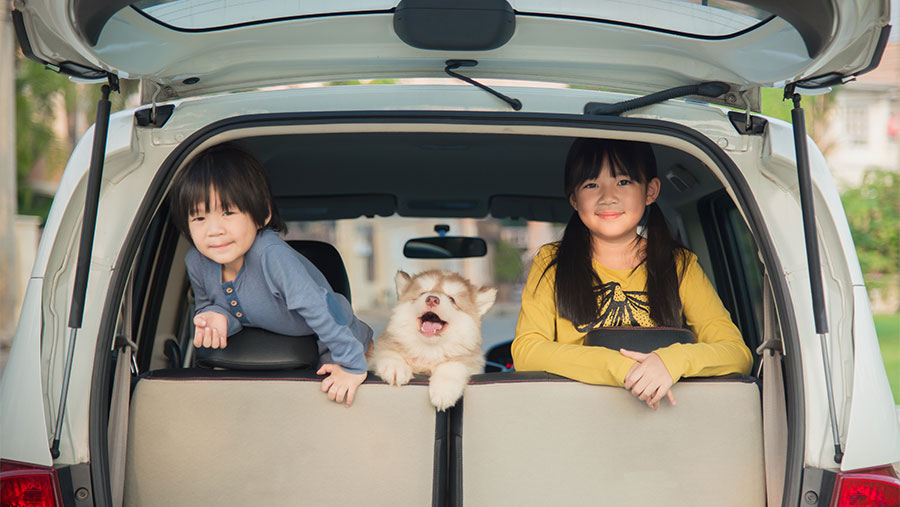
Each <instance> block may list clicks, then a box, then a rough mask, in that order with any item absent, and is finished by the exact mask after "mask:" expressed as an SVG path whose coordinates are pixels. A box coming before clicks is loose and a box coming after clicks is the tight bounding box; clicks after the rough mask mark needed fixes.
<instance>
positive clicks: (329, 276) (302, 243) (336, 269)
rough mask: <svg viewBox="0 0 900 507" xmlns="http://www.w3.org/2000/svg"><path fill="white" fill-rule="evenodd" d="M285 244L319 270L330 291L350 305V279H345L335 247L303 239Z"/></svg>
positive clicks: (341, 262)
mask: <svg viewBox="0 0 900 507" xmlns="http://www.w3.org/2000/svg"><path fill="white" fill-rule="evenodd" d="M287 243H288V244H289V245H291V248H293V249H294V250H296V251H297V252H299V253H300V254H301V255H303V256H304V257H306V258H307V259H309V261H310V262H312V263H313V264H314V265H315V266H316V267H317V268H319V271H321V272H322V274H323V275H325V279H326V280H328V284H329V285H331V290H333V291H335V292H337V293H338V294H341V295H342V296H344V297H345V298H347V302H348V303H352V301H351V300H350V279H349V278H347V270H346V269H345V268H344V261H343V260H342V259H341V254H340V253H339V252H338V251H337V249H336V248H335V247H333V246H331V245H330V244H328V243H324V242H322V241H313V240H304V239H295V240H291V241H288V242H287Z"/></svg>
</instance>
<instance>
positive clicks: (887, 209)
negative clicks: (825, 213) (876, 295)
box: [841, 169, 900, 289]
mask: <svg viewBox="0 0 900 507" xmlns="http://www.w3.org/2000/svg"><path fill="white" fill-rule="evenodd" d="M841 202H842V203H843V205H844V211H845V213H846V214H847V221H848V222H849V223H850V233H851V234H852V235H853V242H854V243H855V244H856V254H857V256H859V264H860V267H861V268H862V271H863V275H864V277H865V279H866V285H868V286H869V287H870V288H873V289H880V288H883V287H885V286H888V285H890V284H892V283H896V277H897V274H898V269H900V266H898V264H900V174H898V173H895V172H892V171H885V170H882V169H869V170H867V171H866V172H865V174H864V175H863V180H862V183H861V184H860V185H859V186H858V187H856V188H851V189H849V190H847V191H845V192H844V193H843V194H842V195H841Z"/></svg>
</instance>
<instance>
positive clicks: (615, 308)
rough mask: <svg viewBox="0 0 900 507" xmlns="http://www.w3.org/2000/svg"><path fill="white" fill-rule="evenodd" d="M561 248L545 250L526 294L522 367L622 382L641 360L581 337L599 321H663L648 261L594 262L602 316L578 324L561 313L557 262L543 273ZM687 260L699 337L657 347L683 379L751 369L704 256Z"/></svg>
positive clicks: (688, 300)
mask: <svg viewBox="0 0 900 507" xmlns="http://www.w3.org/2000/svg"><path fill="white" fill-rule="evenodd" d="M555 252H556V245H555V244H551V245H544V246H543V247H542V248H541V249H540V251H539V252H538V254H537V255H536V256H535V258H534V262H533V264H532V265H531V271H530V272H529V274H528V281H527V283H526V284H525V290H524V291H523V292H522V310H521V312H520V313H519V322H518V324H517V325H516V338H515V340H513V343H512V356H513V361H514V363H515V366H516V370H519V371H535V370H537V371H547V372H550V373H555V374H557V375H562V376H564V377H568V378H571V379H574V380H578V381H581V382H586V383H589V384H602V385H615V386H622V385H623V384H624V383H625V375H626V374H627V373H628V370H629V369H630V368H631V366H632V365H633V364H634V361H633V360H632V359H629V358H627V357H625V356H623V355H622V354H620V353H619V351H617V350H610V349H606V348H603V347H585V346H583V345H582V343H583V342H584V336H585V334H587V332H588V331H590V330H591V329H594V328H596V327H607V326H643V327H650V326H655V325H656V324H655V323H654V322H653V321H652V320H651V319H650V311H649V306H648V305H647V295H646V293H645V292H644V291H645V287H646V283H647V270H646V268H645V267H644V265H643V264H642V265H640V266H638V267H637V268H635V269H634V270H616V269H609V268H606V267H604V266H602V265H600V264H599V263H598V262H597V261H594V270H595V271H596V272H597V274H598V275H599V276H600V280H601V281H602V284H603V285H602V287H601V290H600V294H599V296H598V305H599V306H600V312H599V313H600V318H599V319H598V320H597V321H596V322H593V323H591V324H588V325H586V326H579V328H578V329H576V328H575V326H574V325H573V324H572V322H571V321H569V320H567V319H565V318H563V317H560V316H559V314H558V313H557V311H556V304H555V298H554V288H553V287H554V283H555V280H556V266H553V267H551V268H550V269H548V270H547V272H546V273H544V270H545V268H546V267H547V265H548V264H549V263H550V261H551V260H552V259H553V256H554V255H555ZM686 262H687V267H686V268H685V269H684V270H682V269H680V268H681V266H679V272H681V271H683V272H684V275H683V276H682V278H681V280H680V282H679V287H678V293H679V295H680V297H681V302H682V311H683V314H684V318H685V320H686V321H687V324H688V326H690V327H691V329H692V330H693V331H694V334H695V335H696V336H697V343H691V344H681V343H677V344H674V345H670V346H668V347H665V348H662V349H658V350H656V351H655V353H656V354H657V355H659V357H660V358H661V359H662V360H663V363H664V364H665V365H666V369H668V370H669V374H670V375H672V379H673V380H674V381H675V382H678V380H679V379H680V378H682V377H705V376H716V375H725V374H728V373H742V374H748V373H749V372H750V368H751V366H752V364H753V357H752V356H751V354H750V350H749V349H748V348H747V346H746V345H745V344H744V341H743V339H742V338H741V334H740V331H738V328H737V326H735V325H734V323H733V322H732V321H731V317H730V316H729V314H728V311H727V310H726V309H725V307H724V306H723V305H722V301H721V300H720V299H719V296H718V295H717V294H716V291H715V289H714V288H713V286H712V284H711V283H710V281H709V279H708V278H707V277H706V274H705V273H704V272H703V268H701V267H700V265H699V264H698V263H697V256H696V255H694V254H693V253H689V254H688V256H687V259H686ZM542 275H543V276H542Z"/></svg>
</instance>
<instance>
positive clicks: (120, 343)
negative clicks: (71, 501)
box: [107, 279, 138, 507]
mask: <svg viewBox="0 0 900 507" xmlns="http://www.w3.org/2000/svg"><path fill="white" fill-rule="evenodd" d="M131 301H132V285H131V280H130V279H129V281H128V285H127V286H126V287H125V297H124V298H123V301H122V308H121V310H120V312H121V313H120V315H119V325H118V326H117V329H116V338H115V343H114V345H113V350H118V357H117V358H116V371H115V374H114V376H113V389H112V399H111V401H110V406H109V427H108V428H107V439H108V440H107V446H108V447H107V449H108V452H109V489H110V493H111V496H112V504H113V506H115V507H120V506H121V505H122V503H123V502H124V493H125V457H126V456H125V454H126V449H127V446H128V409H129V397H130V395H131V374H132V372H133V373H134V374H137V373H138V371H137V362H136V361H135V358H134V351H135V350H137V345H136V344H135V343H134V341H133V340H132V339H131V312H132V308H131Z"/></svg>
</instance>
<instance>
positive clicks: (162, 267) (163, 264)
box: [132, 213, 180, 371]
mask: <svg viewBox="0 0 900 507" xmlns="http://www.w3.org/2000/svg"><path fill="white" fill-rule="evenodd" d="M159 217H160V218H159V220H160V225H159V228H160V230H158V231H156V232H157V234H156V235H155V236H154V237H153V238H152V242H148V246H147V247H146V248H149V249H150V252H158V253H157V254H156V259H155V260H154V259H148V261H149V262H150V263H151V264H150V266H152V268H150V266H148V268H150V271H151V272H152V273H153V274H152V276H151V275H150V273H149V272H148V273H147V279H146V280H144V282H143V283H144V285H145V286H146V285H147V284H148V282H149V288H150V291H149V294H148V295H147V300H146V304H145V303H144V300H143V295H144V294H145V293H146V291H141V292H137V291H135V297H134V298H133V300H134V301H136V302H137V301H140V306H138V307H137V308H135V310H136V311H140V312H141V313H140V314H139V315H140V317H139V318H140V320H138V318H135V319H133V320H132V322H140V323H141V325H140V334H139V335H138V339H137V340H136V342H137V344H138V350H137V354H136V360H137V364H138V368H140V371H146V370H148V369H150V360H151V359H152V357H153V342H154V341H155V340H156V328H157V326H158V325H159V318H158V317H159V311H160V308H162V302H163V297H162V296H163V294H165V292H166V284H167V282H168V275H169V270H170V268H171V266H172V262H173V261H174V260H175V249H176V247H177V246H178V237H179V236H180V233H179V232H178V230H177V229H176V228H175V226H174V225H173V224H172V222H171V221H169V220H168V213H165V214H160V215H159ZM148 255H150V254H148ZM154 261H155V262H154ZM132 336H134V335H132Z"/></svg>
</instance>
